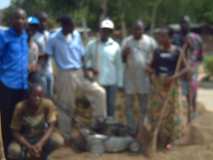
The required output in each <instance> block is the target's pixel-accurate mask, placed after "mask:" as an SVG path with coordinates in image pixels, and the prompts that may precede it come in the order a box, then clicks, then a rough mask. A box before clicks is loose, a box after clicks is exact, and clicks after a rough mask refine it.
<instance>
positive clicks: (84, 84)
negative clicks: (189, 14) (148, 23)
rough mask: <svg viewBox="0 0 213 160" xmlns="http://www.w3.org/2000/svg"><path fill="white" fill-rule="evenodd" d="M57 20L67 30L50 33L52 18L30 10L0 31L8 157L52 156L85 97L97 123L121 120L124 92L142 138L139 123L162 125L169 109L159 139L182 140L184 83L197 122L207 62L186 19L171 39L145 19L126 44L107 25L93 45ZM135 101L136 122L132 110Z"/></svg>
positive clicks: (17, 13)
mask: <svg viewBox="0 0 213 160" xmlns="http://www.w3.org/2000/svg"><path fill="white" fill-rule="evenodd" d="M57 20H58V22H59V24H60V29H58V30H57V31H55V32H53V33H50V32H48V30H47V22H48V15H47V14H46V13H45V12H40V13H38V14H36V15H35V16H30V17H28V18H27V17H26V12H25V11H24V10H23V9H16V10H14V12H13V14H12V16H11V19H10V27H9V28H8V29H6V30H2V31H0V100H1V102H0V105H1V107H0V109H1V124H2V134H3V139H4V149H5V154H6V157H7V158H10V159H23V157H25V159H27V157H30V156H34V157H44V158H46V157H47V153H49V152H50V151H51V150H53V149H55V148H57V147H59V146H62V145H63V144H64V139H65V141H67V140H69V138H70V135H71V131H72V122H73V120H72V119H73V117H74V110H75V108H76V107H77V106H76V103H75V102H76V101H75V100H76V98H77V97H78V96H83V95H85V96H86V97H87V98H88V100H89V101H90V104H91V106H92V109H93V116H92V117H93V121H96V120H98V119H107V118H115V110H116V105H115V102H116V93H117V90H118V89H120V88H123V89H124V93H125V113H126V119H127V125H128V127H129V129H130V131H131V133H136V132H137V128H138V123H139V122H140V124H141V123H142V124H143V123H145V121H148V122H150V123H152V124H155V123H157V122H158V121H159V118H160V117H161V114H160V113H161V111H162V108H165V106H168V107H167V108H166V111H165V114H164V116H163V120H162V125H161V126H162V127H161V130H160V133H159V135H160V137H166V138H164V141H163V142H162V144H163V145H166V144H169V143H171V142H172V141H173V140H174V138H176V137H178V135H179V133H180V132H181V130H178V131H177V129H178V127H177V126H178V125H179V124H180V118H179V114H178V109H179V106H178V94H179V80H181V84H182V85H181V86H182V91H183V94H184V95H185V96H186V99H187V102H188V113H189V114H188V121H189V122H190V121H191V117H192V115H191V113H192V111H191V110H193V112H194V113H195V112H196V90H197V85H198V84H197V67H198V65H199V63H200V62H201V58H202V41H201V38H200V37H199V36H198V35H197V34H195V33H191V32H190V30H189V21H188V19H187V18H186V17H184V18H183V19H182V20H181V31H180V33H178V34H177V35H176V34H174V35H173V36H171V34H170V30H169V29H168V28H165V27H164V28H161V29H159V30H158V31H156V33H155V35H156V38H155V39H154V38H152V37H151V36H149V35H148V34H145V33H144V23H143V21H141V20H138V21H136V22H135V23H134V24H133V27H132V33H131V35H130V36H128V37H127V38H125V39H124V40H123V42H122V44H119V43H118V42H117V41H116V40H114V39H113V37H112V34H111V33H112V32H113V30H114V28H115V26H114V23H113V21H112V20H110V19H108V18H107V19H104V20H103V21H101V23H100V26H99V27H100V28H99V37H98V38H95V39H93V40H91V41H89V42H88V44H87V46H86V47H84V43H83V41H82V39H81V34H80V33H79V32H78V31H77V30H76V29H75V25H74V22H73V20H72V18H71V17H70V16H62V17H60V18H59V19H57ZM26 26H27V27H26ZM53 61H54V62H55V65H54V67H53ZM53 68H54V69H53ZM54 89H55V90H54ZM135 95H137V97H138V102H139V103H138V104H139V108H140V117H139V119H137V121H136V119H135V117H134V114H133V110H132V108H133V104H134V103H133V102H134V97H135ZM51 99H52V100H53V101H54V103H55V104H56V106H57V107H56V106H55V104H54V103H53V101H52V100H51ZM176 102H177V103H176ZM65 117H67V118H65ZM56 124H57V125H58V127H59V130H60V132H61V133H62V135H61V134H60V133H59V132H58V131H57V129H56ZM159 139H160V140H162V138H159Z"/></svg>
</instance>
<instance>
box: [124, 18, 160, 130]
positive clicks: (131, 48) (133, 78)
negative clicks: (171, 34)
mask: <svg viewBox="0 0 213 160" xmlns="http://www.w3.org/2000/svg"><path fill="white" fill-rule="evenodd" d="M143 32H144V24H143V22H142V21H137V22H136V23H135V24H134V25H133V31H132V35H130V36H129V37H127V38H126V39H124V42H123V44H122V50H123V53H122V56H123V61H124V63H125V67H124V91H125V95H126V116H127V123H128V125H129V127H130V128H131V129H133V131H134V130H135V129H136V123H135V120H134V116H133V113H132V106H133V104H134V103H133V100H134V99H133V98H134V95H135V94H136V95H137V96H138V98H139V105H140V110H141V115H140V116H141V117H140V119H141V120H140V121H141V122H143V121H144V118H145V116H146V112H147V107H148V95H149V92H150V82H149V77H148V76H147V75H146V73H145V68H146V66H147V65H148V64H149V62H150V60H151V58H152V54H153V51H154V49H155V48H156V42H155V41H154V39H153V38H151V37H150V36H148V35H146V34H144V33H143Z"/></svg>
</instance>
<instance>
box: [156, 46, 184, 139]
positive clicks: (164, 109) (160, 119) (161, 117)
mask: <svg viewBox="0 0 213 160" xmlns="http://www.w3.org/2000/svg"><path fill="white" fill-rule="evenodd" d="M185 49H186V46H184V47H183V48H182V49H181V53H180V56H179V58H178V62H177V64H176V67H175V73H174V75H175V74H177V72H178V70H179V68H180V66H181V61H182V60H184V56H185ZM173 84H174V83H172V84H171V86H170V88H169V91H168V95H167V98H166V100H165V101H164V104H163V107H162V110H161V112H160V118H159V121H158V122H157V125H156V126H155V128H154V129H155V132H154V134H155V135H154V136H157V134H158V130H159V128H160V125H161V123H162V119H163V116H164V113H165V111H166V109H167V106H168V102H169V98H170V96H169V93H170V92H171V90H172V89H173Z"/></svg>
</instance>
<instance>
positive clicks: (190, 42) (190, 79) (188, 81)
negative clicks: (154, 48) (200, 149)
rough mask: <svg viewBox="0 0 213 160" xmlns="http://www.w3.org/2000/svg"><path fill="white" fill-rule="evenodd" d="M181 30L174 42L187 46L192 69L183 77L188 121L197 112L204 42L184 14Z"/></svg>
mask: <svg viewBox="0 0 213 160" xmlns="http://www.w3.org/2000/svg"><path fill="white" fill-rule="evenodd" d="M180 27H181V31H180V33H178V34H175V35H174V37H173V43H174V44H176V45H178V46H180V47H185V58H186V61H187V65H189V66H190V68H191V70H190V72H188V73H187V74H185V75H184V76H183V78H182V93H183V95H184V96H185V97H186V100H187V106H188V122H190V121H191V118H192V116H193V115H195V113H196V108H197V89H198V67H199V64H200V63H201V62H202V56H203V44H202V39H201V37H200V36H199V35H198V34H196V33H193V32H190V19H189V17H187V16H184V17H183V18H182V19H181V21H180Z"/></svg>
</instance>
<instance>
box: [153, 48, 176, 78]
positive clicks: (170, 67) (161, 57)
mask: <svg viewBox="0 0 213 160" xmlns="http://www.w3.org/2000/svg"><path fill="white" fill-rule="evenodd" d="M179 54H180V50H179V49H178V48H174V49H173V50H171V51H166V50H161V49H156V50H155V52H154V59H153V64H152V68H153V69H154V71H155V74H156V75H157V76H159V75H164V76H171V75H173V74H174V72H175V69H176V64H177V61H178V57H179Z"/></svg>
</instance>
